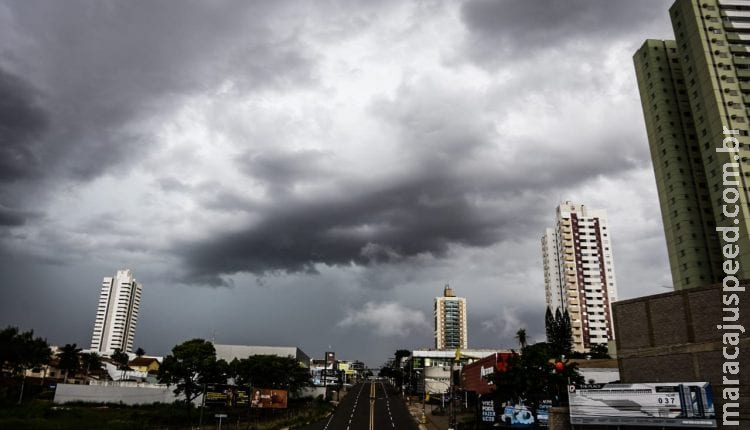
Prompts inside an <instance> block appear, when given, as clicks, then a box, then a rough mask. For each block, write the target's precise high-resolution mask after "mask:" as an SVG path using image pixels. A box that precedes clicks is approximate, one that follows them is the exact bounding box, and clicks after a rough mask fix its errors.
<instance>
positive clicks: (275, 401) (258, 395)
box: [250, 388, 287, 409]
mask: <svg viewBox="0 0 750 430" xmlns="http://www.w3.org/2000/svg"><path fill="white" fill-rule="evenodd" d="M286 406H287V391H286V390H276V389H266V388H253V389H252V397H251V400H250V407H251V408H261V409H286Z"/></svg>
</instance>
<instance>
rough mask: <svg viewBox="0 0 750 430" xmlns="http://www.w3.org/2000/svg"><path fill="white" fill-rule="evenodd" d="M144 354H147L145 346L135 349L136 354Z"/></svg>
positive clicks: (141, 355) (139, 356)
mask: <svg viewBox="0 0 750 430" xmlns="http://www.w3.org/2000/svg"><path fill="white" fill-rule="evenodd" d="M144 355H146V351H144V350H143V348H141V347H140V346H139V347H138V349H136V350H135V356H136V357H138V358H141V357H143V356H144Z"/></svg>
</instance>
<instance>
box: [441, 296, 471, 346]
mask: <svg viewBox="0 0 750 430" xmlns="http://www.w3.org/2000/svg"><path fill="white" fill-rule="evenodd" d="M434 315H435V348H436V349H438V350H445V349H457V348H461V349H466V348H468V330H467V327H466V299H465V298H463V297H456V296H454V295H453V289H451V287H450V286H448V285H446V286H445V289H444V290H443V297H435V311H434Z"/></svg>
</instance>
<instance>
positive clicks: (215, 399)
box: [204, 384, 250, 406]
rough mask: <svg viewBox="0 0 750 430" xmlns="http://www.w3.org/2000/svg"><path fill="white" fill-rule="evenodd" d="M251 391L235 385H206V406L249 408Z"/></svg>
mask: <svg viewBox="0 0 750 430" xmlns="http://www.w3.org/2000/svg"><path fill="white" fill-rule="evenodd" d="M249 400H250V390H249V389H248V388H243V387H235V386H233V385H220V384H208V385H206V398H205V400H204V404H205V405H206V406H247V405H249V404H250V401H249Z"/></svg>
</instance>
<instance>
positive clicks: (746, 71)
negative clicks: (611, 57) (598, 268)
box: [633, 0, 750, 290]
mask: <svg viewBox="0 0 750 430" xmlns="http://www.w3.org/2000/svg"><path fill="white" fill-rule="evenodd" d="M669 12H670V17H671V20H672V27H673V29H674V33H675V36H676V40H647V41H646V42H645V43H644V44H643V46H641V48H640V49H639V50H638V51H637V52H636V53H635V55H634V56H633V60H634V62H635V70H636V76H637V78H638V87H639V90H640V95H641V104H642V106H643V113H644V117H645V121H646V131H647V134H648V141H649V147H650V149H651V158H652V161H653V165H654V174H655V176H656V187H657V191H658V193H659V203H660V206H661V214H662V221H663V223H664V232H665V236H666V241H667V251H668V253H669V264H670V269H671V272H672V280H673V282H674V288H675V289H678V290H679V289H684V288H692V287H699V286H703V285H708V284H712V283H716V282H721V280H722V278H723V276H724V273H723V268H722V264H723V262H724V260H725V259H726V258H724V257H723V256H722V247H723V246H724V245H726V243H725V242H724V240H722V237H721V235H719V234H717V228H737V229H738V233H739V239H738V240H737V241H736V242H735V243H734V245H737V249H738V250H739V254H738V255H737V256H736V257H734V260H736V261H739V270H738V272H737V273H736V274H734V276H736V277H737V278H738V279H748V278H750V236H748V227H750V207H749V206H748V191H749V190H750V139H749V138H748V131H749V130H750V128H749V125H750V124H749V123H748V119H749V118H748V105H750V1H748V0H719V1H717V0H700V1H696V0H677V1H676V2H675V3H674V4H673V5H672V7H671V8H670V11H669ZM725 129H728V130H735V131H736V134H731V135H729V134H725ZM727 137H732V138H735V139H736V142H737V143H736V144H735V143H734V142H733V141H729V142H728V143H726V144H725V143H724V140H725V139H726V138H727Z"/></svg>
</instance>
